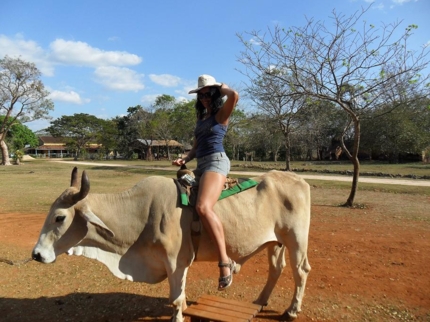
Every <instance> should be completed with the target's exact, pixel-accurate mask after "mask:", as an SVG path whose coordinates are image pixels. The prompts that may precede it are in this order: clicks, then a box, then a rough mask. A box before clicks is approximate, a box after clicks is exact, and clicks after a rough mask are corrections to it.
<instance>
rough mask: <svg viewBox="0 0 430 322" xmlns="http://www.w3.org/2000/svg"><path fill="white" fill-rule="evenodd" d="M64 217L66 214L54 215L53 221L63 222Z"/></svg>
mask: <svg viewBox="0 0 430 322" xmlns="http://www.w3.org/2000/svg"><path fill="white" fill-rule="evenodd" d="M64 219H66V216H57V217H55V222H63V221H64Z"/></svg>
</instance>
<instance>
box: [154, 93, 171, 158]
mask: <svg viewBox="0 0 430 322" xmlns="http://www.w3.org/2000/svg"><path fill="white" fill-rule="evenodd" d="M175 104H176V99H175V97H173V96H170V95H166V94H164V95H161V96H158V97H157V98H156V100H155V104H154V106H153V108H154V113H153V118H152V121H151V122H152V127H153V128H154V131H155V135H156V137H157V138H158V139H161V140H164V141H165V142H166V151H167V158H168V159H169V160H170V159H171V156H170V149H169V141H170V140H171V139H172V138H173V130H172V112H173V109H174V106H175Z"/></svg>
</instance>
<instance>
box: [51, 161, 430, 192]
mask: <svg viewBox="0 0 430 322" xmlns="http://www.w3.org/2000/svg"><path fill="white" fill-rule="evenodd" d="M51 162H61V163H71V164H84V165H94V166H104V167H133V166H129V165H124V164H119V163H109V164H107V163H95V162H83V161H51ZM139 168H142V167H141V166H139ZM144 168H145V169H150V170H171V171H174V170H176V169H178V168H177V167H167V168H161V167H144ZM230 173H231V174H235V175H241V174H242V175H247V176H259V175H261V174H262V173H264V172H255V171H230ZM297 174H298V175H299V176H300V177H302V178H303V179H309V180H330V181H345V182H352V177H347V176H337V175H313V174H300V173H297ZM359 182H365V183H375V184H378V183H379V184H398V185H405V186H421V187H430V180H418V179H417V180H407V179H391V178H369V177H363V176H360V178H359Z"/></svg>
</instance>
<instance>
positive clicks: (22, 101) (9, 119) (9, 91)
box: [0, 56, 54, 165]
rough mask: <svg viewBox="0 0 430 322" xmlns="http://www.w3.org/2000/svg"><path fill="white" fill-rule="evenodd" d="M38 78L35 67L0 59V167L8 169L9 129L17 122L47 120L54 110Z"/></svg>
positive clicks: (29, 64) (28, 63) (5, 58)
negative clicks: (0, 159) (0, 157)
mask: <svg viewBox="0 0 430 322" xmlns="http://www.w3.org/2000/svg"><path fill="white" fill-rule="evenodd" d="M40 76H41V73H40V71H39V70H38V69H37V67H36V65H35V64H34V63H30V62H26V61H23V60H22V59H20V58H10V57H8V56H5V57H4V58H3V59H0V103H1V105H0V115H3V116H4V118H3V121H2V122H1V123H0V149H1V152H2V162H1V165H11V163H10V160H9V148H8V145H7V144H6V136H7V135H8V132H9V130H10V129H11V127H12V126H13V125H14V124H16V123H17V122H18V121H20V122H21V123H26V122H30V121H34V120H38V119H43V118H49V117H48V113H49V111H50V110H53V109H54V104H53V102H52V101H51V100H50V99H49V98H48V95H49V92H48V91H47V90H45V87H44V85H43V83H42V81H41V80H40V79H39V78H40Z"/></svg>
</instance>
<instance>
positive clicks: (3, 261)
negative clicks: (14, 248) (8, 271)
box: [0, 257, 33, 266]
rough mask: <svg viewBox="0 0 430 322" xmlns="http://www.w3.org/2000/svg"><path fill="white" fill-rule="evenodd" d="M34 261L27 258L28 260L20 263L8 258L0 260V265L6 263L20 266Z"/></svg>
mask: <svg viewBox="0 0 430 322" xmlns="http://www.w3.org/2000/svg"><path fill="white" fill-rule="evenodd" d="M32 260H33V258H31V257H30V258H27V259H23V260H20V261H11V260H9V259H6V258H0V263H6V264H9V265H16V266H19V265H24V264H27V263H28V262H29V261H32Z"/></svg>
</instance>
